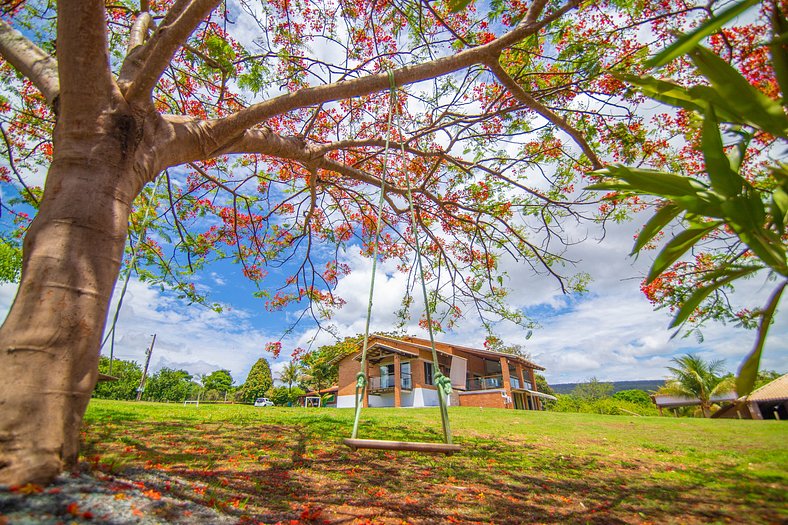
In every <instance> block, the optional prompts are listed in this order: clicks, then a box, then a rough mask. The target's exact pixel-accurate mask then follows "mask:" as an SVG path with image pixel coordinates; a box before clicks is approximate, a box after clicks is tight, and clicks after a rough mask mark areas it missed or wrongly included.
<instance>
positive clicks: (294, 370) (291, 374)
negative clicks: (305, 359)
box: [277, 360, 304, 391]
mask: <svg viewBox="0 0 788 525" xmlns="http://www.w3.org/2000/svg"><path fill="white" fill-rule="evenodd" d="M277 379H279V381H281V382H282V383H284V384H285V385H287V390H288V391H290V390H292V389H293V385H298V384H300V383H301V381H302V380H303V379H304V367H303V365H301V363H299V362H298V361H295V360H293V361H289V362H288V363H286V364H285V366H283V367H282V370H281V371H280V372H279V376H278V377H277Z"/></svg>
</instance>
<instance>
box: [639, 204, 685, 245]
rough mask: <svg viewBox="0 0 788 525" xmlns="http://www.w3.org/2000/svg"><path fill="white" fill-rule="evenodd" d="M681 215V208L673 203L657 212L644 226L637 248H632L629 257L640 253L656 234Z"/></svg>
mask: <svg viewBox="0 0 788 525" xmlns="http://www.w3.org/2000/svg"><path fill="white" fill-rule="evenodd" d="M679 213H681V208H679V207H678V206H676V205H675V204H672V203H669V204H666V205H664V206H663V207H662V208H660V209H659V210H657V212H656V213H655V214H654V215H653V216H652V217H651V219H649V221H648V222H647V223H646V224H645V225H644V226H643V229H642V230H640V233H639V234H638V238H637V240H636V241H635V246H634V247H633V248H632V252H631V253H630V254H629V255H634V254H636V253H637V252H639V251H640V250H641V248H643V246H645V245H646V244H647V243H648V242H649V241H650V240H651V239H653V238H654V236H655V235H656V234H658V233H659V232H660V231H662V228H664V227H665V226H667V224H668V223H669V222H670V221H672V220H673V219H675V218H676V217H677V216H678V214H679Z"/></svg>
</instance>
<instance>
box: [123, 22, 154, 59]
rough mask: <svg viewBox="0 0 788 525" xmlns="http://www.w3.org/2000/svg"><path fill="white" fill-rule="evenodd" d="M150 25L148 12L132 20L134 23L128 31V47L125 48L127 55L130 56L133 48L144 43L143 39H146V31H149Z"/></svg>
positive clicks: (151, 23)
mask: <svg viewBox="0 0 788 525" xmlns="http://www.w3.org/2000/svg"><path fill="white" fill-rule="evenodd" d="M152 25H153V17H151V16H150V13H148V12H144V13H140V14H139V16H138V17H137V18H136V19H134V23H133V24H132V25H131V31H129V45H128V47H127V48H126V49H127V51H126V54H127V55H130V54H131V53H132V51H134V49H135V48H137V47H139V46H141V45H143V44H144V43H145V39H147V38H148V31H150V28H151V26H152Z"/></svg>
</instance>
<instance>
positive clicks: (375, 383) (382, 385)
mask: <svg viewBox="0 0 788 525" xmlns="http://www.w3.org/2000/svg"><path fill="white" fill-rule="evenodd" d="M396 384H397V383H396V379H395V378H394V376H391V375H389V376H382V377H377V376H373V377H370V378H369V389H370V390H383V389H386V388H394V386H395V385H396ZM400 387H401V388H402V389H403V390H412V389H413V382H412V380H411V376H410V374H400Z"/></svg>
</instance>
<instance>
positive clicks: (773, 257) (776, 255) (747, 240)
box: [730, 222, 788, 277]
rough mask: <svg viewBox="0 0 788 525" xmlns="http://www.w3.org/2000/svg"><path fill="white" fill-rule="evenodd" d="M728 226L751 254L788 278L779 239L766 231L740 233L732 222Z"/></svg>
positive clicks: (744, 231)
mask: <svg viewBox="0 0 788 525" xmlns="http://www.w3.org/2000/svg"><path fill="white" fill-rule="evenodd" d="M730 226H731V227H732V228H733V229H734V231H735V232H736V235H738V236H739V239H741V241H742V242H743V243H744V244H746V245H747V247H748V248H749V249H750V250H752V253H754V254H755V255H756V256H758V258H759V259H761V260H762V261H763V262H764V263H766V264H768V265H769V267H770V268H772V269H773V270H774V271H776V272H777V273H779V274H780V275H782V276H784V277H785V276H788V267H786V264H785V247H784V244H782V243H781V242H780V238H779V237H777V236H776V235H775V234H774V233H773V232H769V231H768V230H762V231H754V232H753V231H749V230H741V231H740V230H739V225H738V224H734V223H732V222H730ZM770 234H771V235H770Z"/></svg>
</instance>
